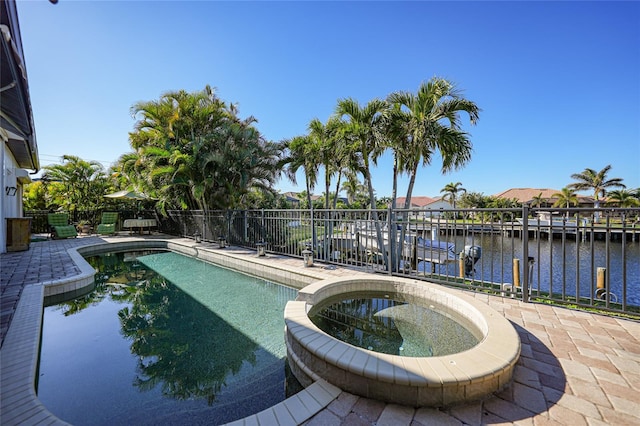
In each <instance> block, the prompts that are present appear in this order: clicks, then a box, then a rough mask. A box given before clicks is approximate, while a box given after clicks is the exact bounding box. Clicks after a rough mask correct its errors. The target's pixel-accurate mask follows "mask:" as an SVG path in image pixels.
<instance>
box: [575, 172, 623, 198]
mask: <svg viewBox="0 0 640 426" xmlns="http://www.w3.org/2000/svg"><path fill="white" fill-rule="evenodd" d="M610 170H611V165H610V164H609V165H607V166H606V167H605V168H604V169H602V170H600V171H599V172H596V171H595V170H593V169H590V168H586V169H584V171H583V172H582V173H574V174H572V175H571V179H575V180H577V181H578V182H575V183H572V184H571V185H570V186H571V187H572V188H573V189H575V190H576V191H585V190H591V189H593V199H594V200H595V201H596V202H595V207H596V208H598V206H599V203H598V201H599V199H600V196H602V197H604V196H606V191H607V189H608V188H626V185H624V184H623V183H622V178H611V179H608V178H607V173H609V171H610Z"/></svg>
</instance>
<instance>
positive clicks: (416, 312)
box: [309, 292, 481, 357]
mask: <svg viewBox="0 0 640 426" xmlns="http://www.w3.org/2000/svg"><path fill="white" fill-rule="evenodd" d="M426 303H427V302H424V301H422V300H421V299H419V298H415V297H411V296H409V295H402V294H398V293H381V292H358V293H354V294H343V295H340V296H336V297H334V298H331V299H328V300H327V301H325V302H323V303H322V304H321V305H319V306H314V307H313V308H312V309H311V311H310V312H309V318H310V319H311V321H312V322H313V323H314V324H315V325H316V326H318V328H320V329H321V330H322V331H324V332H325V333H327V334H329V335H331V336H333V337H335V338H337V339H339V340H342V341H343V342H346V343H349V344H351V345H354V346H358V347H360V348H364V349H368V350H371V351H375V352H380V353H385V354H391V355H401V356H407V357H433V356H444V355H451V354H454V353H458V352H463V351H465V350H468V349H471V348H472V347H474V346H475V345H477V344H478V342H479V338H480V335H481V333H480V331H479V330H475V327H473V325H471V324H469V323H468V321H465V320H464V319H463V318H461V317H459V316H456V315H454V314H453V313H451V312H447V310H446V309H445V308H444V307H442V306H438V305H435V304H426Z"/></svg>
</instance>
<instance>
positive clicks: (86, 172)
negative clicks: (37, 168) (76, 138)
mask: <svg viewBox="0 0 640 426" xmlns="http://www.w3.org/2000/svg"><path fill="white" fill-rule="evenodd" d="M42 180H43V181H45V182H58V183H59V184H60V185H59V188H60V189H61V192H60V194H59V196H60V197H59V199H60V203H61V205H62V207H64V208H65V209H66V210H69V211H71V210H78V209H79V208H82V209H83V210H95V209H96V208H98V207H100V206H102V205H103V204H104V199H103V196H104V194H105V189H106V188H107V179H106V174H105V172H104V167H103V166H102V164H100V163H99V162H97V161H86V160H83V159H82V158H80V157H77V156H75V155H63V156H62V164H55V165H51V166H46V167H44V174H43V176H42Z"/></svg>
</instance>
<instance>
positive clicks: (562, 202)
mask: <svg viewBox="0 0 640 426" xmlns="http://www.w3.org/2000/svg"><path fill="white" fill-rule="evenodd" d="M552 196H553V198H557V200H556V202H555V203H553V206H552V207H566V208H569V207H571V206H572V205H577V204H578V196H577V195H576V193H575V191H574V190H573V188H571V187H570V186H565V187H564V188H562V189H561V190H560V192H556V193H555V194H553V195H552ZM568 217H569V212H567V218H568Z"/></svg>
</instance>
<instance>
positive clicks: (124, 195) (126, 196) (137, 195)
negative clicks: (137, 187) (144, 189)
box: [105, 190, 153, 200]
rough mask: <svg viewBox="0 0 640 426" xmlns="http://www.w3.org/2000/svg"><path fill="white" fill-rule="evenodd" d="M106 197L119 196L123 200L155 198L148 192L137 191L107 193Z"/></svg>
mask: <svg viewBox="0 0 640 426" xmlns="http://www.w3.org/2000/svg"><path fill="white" fill-rule="evenodd" d="M105 197H106V198H118V199H121V200H152V199H153V198H151V197H149V196H148V195H146V194H143V193H141V192H136V191H127V190H124V191H118V192H114V193H113V194H107V195H105Z"/></svg>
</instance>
